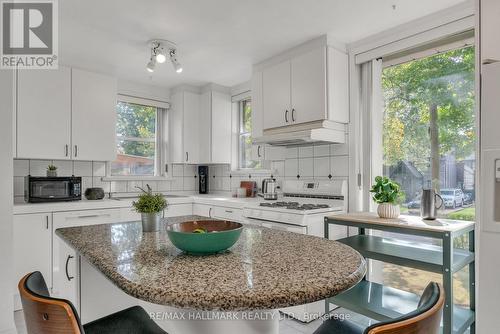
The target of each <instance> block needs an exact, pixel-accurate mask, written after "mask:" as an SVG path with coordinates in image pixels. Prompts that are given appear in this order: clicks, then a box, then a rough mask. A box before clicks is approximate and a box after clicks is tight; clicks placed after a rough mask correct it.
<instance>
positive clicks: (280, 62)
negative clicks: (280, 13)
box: [252, 43, 349, 138]
mask: <svg viewBox="0 0 500 334" xmlns="http://www.w3.org/2000/svg"><path fill="white" fill-rule="evenodd" d="M348 71H349V67H348V58H347V54H346V53H345V52H342V51H339V50H337V49H335V48H333V47H330V46H327V45H326V44H324V45H317V43H316V44H315V45H313V46H312V47H307V48H304V47H301V48H299V50H292V51H290V52H289V53H288V54H282V55H280V56H279V59H273V58H271V59H270V60H267V61H264V62H263V63H260V64H258V65H256V66H254V73H253V77H252V91H253V90H254V89H255V92H253V93H252V94H253V95H254V97H253V98H254V99H255V100H256V101H257V102H258V105H257V106H256V109H255V112H254V113H253V117H254V118H255V119H256V120H257V122H258V121H259V117H262V119H263V121H262V127H261V128H259V127H258V125H257V129H258V130H257V131H253V134H254V138H258V137H260V136H262V135H263V134H262V133H261V132H260V129H263V130H269V129H275V128H280V127H288V126H293V125H298V124H305V123H310V124H317V123H318V122H323V121H332V122H336V123H341V124H346V123H348V122H349V75H348V74H349V72H348ZM261 76H262V79H260V77H261ZM260 82H261V84H260Z"/></svg>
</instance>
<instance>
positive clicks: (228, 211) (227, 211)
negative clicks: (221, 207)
mask: <svg viewBox="0 0 500 334" xmlns="http://www.w3.org/2000/svg"><path fill="white" fill-rule="evenodd" d="M225 211H226V213H233V211H231V210H225Z"/></svg>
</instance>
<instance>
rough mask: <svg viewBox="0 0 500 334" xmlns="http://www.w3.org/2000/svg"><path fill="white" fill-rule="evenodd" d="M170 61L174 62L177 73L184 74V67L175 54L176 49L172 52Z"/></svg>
mask: <svg viewBox="0 0 500 334" xmlns="http://www.w3.org/2000/svg"><path fill="white" fill-rule="evenodd" d="M170 61H171V62H172V65H173V66H174V69H175V71H176V72H177V73H181V72H182V65H181V63H179V61H178V60H177V55H176V53H175V49H171V50H170Z"/></svg>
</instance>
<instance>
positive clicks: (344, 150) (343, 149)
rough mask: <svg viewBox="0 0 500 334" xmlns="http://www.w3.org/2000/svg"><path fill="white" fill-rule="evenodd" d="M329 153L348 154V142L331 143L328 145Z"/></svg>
mask: <svg viewBox="0 0 500 334" xmlns="http://www.w3.org/2000/svg"><path fill="white" fill-rule="evenodd" d="M330 150H331V155H348V154H349V144H348V143H347V142H346V143H345V144H331V145H330Z"/></svg>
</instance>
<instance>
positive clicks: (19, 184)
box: [14, 176, 24, 196]
mask: <svg viewBox="0 0 500 334" xmlns="http://www.w3.org/2000/svg"><path fill="white" fill-rule="evenodd" d="M14 196H24V177H22V176H15V177H14Z"/></svg>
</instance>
